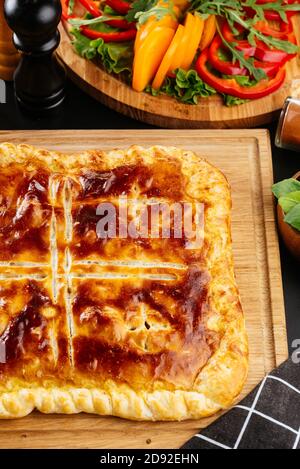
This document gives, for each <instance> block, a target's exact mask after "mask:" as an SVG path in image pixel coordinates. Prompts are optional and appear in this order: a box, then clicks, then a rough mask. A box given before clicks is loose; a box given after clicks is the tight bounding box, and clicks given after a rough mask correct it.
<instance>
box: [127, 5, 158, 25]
mask: <svg viewBox="0 0 300 469" xmlns="http://www.w3.org/2000/svg"><path fill="white" fill-rule="evenodd" d="M157 3H158V0H135V1H134V2H133V3H132V4H131V8H130V10H129V12H128V14H127V16H126V19H127V21H129V22H130V23H132V22H133V21H136V19H137V17H136V15H138V14H139V13H141V12H147V11H149V10H151V9H152V8H153V7H154V6H155V5H157Z"/></svg>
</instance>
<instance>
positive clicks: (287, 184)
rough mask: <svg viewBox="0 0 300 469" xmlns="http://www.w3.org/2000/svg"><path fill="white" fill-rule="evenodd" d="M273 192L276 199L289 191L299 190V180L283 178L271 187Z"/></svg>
mask: <svg viewBox="0 0 300 469" xmlns="http://www.w3.org/2000/svg"><path fill="white" fill-rule="evenodd" d="M272 191H273V194H274V195H275V197H276V198H277V199H280V197H284V196H286V195H288V194H290V193H291V192H296V191H300V182H299V181H297V179H292V178H291V179H284V180H283V181H281V182H278V183H277V184H274V185H273V187H272Z"/></svg>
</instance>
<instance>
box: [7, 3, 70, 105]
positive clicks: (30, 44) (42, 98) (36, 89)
mask: <svg viewBox="0 0 300 469" xmlns="http://www.w3.org/2000/svg"><path fill="white" fill-rule="evenodd" d="M61 13H62V9H61V3H60V0H5V3H4V14H5V17H6V20H7V23H8V25H9V26H10V28H11V29H12V30H13V32H14V34H13V42H14V44H15V46H16V48H17V49H18V50H19V51H20V52H21V53H22V57H21V61H20V64H19V66H18V68H17V70H16V72H15V76H14V83H15V94H16V98H17V101H18V102H19V104H20V105H21V106H22V107H23V108H24V109H26V110H27V111H30V112H33V113H40V112H42V113H43V112H45V111H49V110H52V109H56V108H57V107H58V106H59V105H60V104H61V103H62V101H63V99H64V97H65V71H64V69H63V67H62V66H61V65H60V64H59V63H58V62H57V59H56V57H55V55H54V51H55V50H56V49H57V47H58V45H59V42H60V34H59V31H58V29H57V26H58V24H59V21H60V18H61Z"/></svg>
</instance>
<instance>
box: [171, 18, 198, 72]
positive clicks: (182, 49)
mask: <svg viewBox="0 0 300 469" xmlns="http://www.w3.org/2000/svg"><path fill="white" fill-rule="evenodd" d="M193 26H194V16H193V15H192V14H191V13H188V14H187V16H186V18H185V23H184V33H183V37H182V39H181V42H180V46H179V47H178V49H177V53H176V55H175V57H174V58H173V60H172V63H171V65H170V68H169V72H173V71H174V70H176V69H177V68H180V67H181V66H182V64H183V62H184V60H185V56H186V53H187V51H188V50H189V48H190V44H191V41H192V36H193Z"/></svg>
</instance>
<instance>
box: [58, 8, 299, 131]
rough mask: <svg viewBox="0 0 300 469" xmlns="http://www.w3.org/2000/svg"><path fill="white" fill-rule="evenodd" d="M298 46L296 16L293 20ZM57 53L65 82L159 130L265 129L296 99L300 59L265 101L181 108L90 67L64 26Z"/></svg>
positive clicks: (206, 102) (214, 100)
mask: <svg viewBox="0 0 300 469" xmlns="http://www.w3.org/2000/svg"><path fill="white" fill-rule="evenodd" d="M294 27H295V31H296V34H297V36H298V37H297V40H298V44H300V15H297V17H295V18H294ZM60 32H61V44H60V47H59V49H58V51H57V53H58V56H59V58H60V60H61V61H62V62H63V63H64V64H65V66H66V69H67V73H68V75H69V77H70V78H71V79H72V80H73V81H74V82H75V83H76V84H77V85H78V86H79V87H80V88H82V89H83V90H84V91H85V92H87V93H88V94H89V95H91V96H92V97H94V98H96V99H97V100H99V101H100V102H101V103H103V104H105V105H106V106H108V107H110V108H111V109H114V110H115V111H117V112H120V113H122V114H125V115H127V116H129V117H132V118H134V119H137V120H140V121H143V122H146V123H148V124H152V125H155V126H158V127H164V128H190V129H192V128H194V129H200V128H243V127H257V126H260V125H264V124H267V123H269V122H271V121H272V120H273V119H274V118H276V117H277V115H278V112H279V110H280V109H281V108H282V105H283V103H284V100H285V99H286V98H287V97H288V96H291V95H293V96H300V57H299V56H298V57H297V58H295V59H294V60H292V61H291V62H289V63H288V64H287V79H286V82H285V84H284V86H283V87H282V88H281V89H280V90H279V91H277V92H276V93H273V94H272V95H270V96H267V97H266V98H262V99H259V100H255V101H251V102H249V103H246V104H243V105H240V106H233V107H230V108H229V107H226V106H224V105H223V101H222V98H221V97H219V96H216V97H210V98H207V99H204V98H203V99H200V100H199V104H198V105H188V104H182V103H180V102H178V101H176V100H175V99H172V98H169V97H168V96H159V97H154V96H151V95H149V94H147V93H137V92H135V91H134V90H133V89H132V88H131V87H130V86H128V85H126V84H125V83H123V82H122V81H120V80H118V79H117V78H115V77H114V76H112V75H110V74H108V73H107V72H105V71H104V70H103V69H101V68H100V67H99V66H97V65H96V64H95V63H93V62H91V61H88V60H86V59H83V58H82V57H79V56H78V55H77V53H76V52H75V50H74V48H73V47H72V44H71V41H70V37H69V35H68V33H67V31H66V30H65V28H64V26H63V25H62V24H61V25H60Z"/></svg>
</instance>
